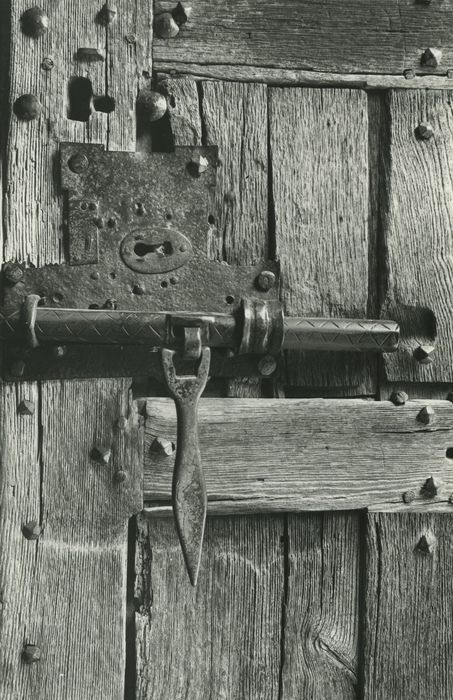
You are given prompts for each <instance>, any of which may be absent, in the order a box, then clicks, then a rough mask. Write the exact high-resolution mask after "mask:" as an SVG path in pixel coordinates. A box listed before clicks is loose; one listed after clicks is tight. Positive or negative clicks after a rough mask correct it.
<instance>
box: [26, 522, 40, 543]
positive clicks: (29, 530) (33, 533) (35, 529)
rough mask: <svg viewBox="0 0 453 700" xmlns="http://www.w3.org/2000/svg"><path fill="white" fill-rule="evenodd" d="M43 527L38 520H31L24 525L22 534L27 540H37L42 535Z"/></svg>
mask: <svg viewBox="0 0 453 700" xmlns="http://www.w3.org/2000/svg"><path fill="white" fill-rule="evenodd" d="M41 532H42V527H41V526H40V524H39V523H38V522H37V521H36V520H29V521H28V522H27V523H24V524H23V525H22V534H23V536H24V537H25V539H26V540H37V539H39V536H40V535H41Z"/></svg>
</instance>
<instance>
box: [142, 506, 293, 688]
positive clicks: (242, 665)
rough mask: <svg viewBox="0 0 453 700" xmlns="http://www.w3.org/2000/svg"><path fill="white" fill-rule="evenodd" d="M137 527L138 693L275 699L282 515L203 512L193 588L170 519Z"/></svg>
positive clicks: (144, 523)
mask: <svg viewBox="0 0 453 700" xmlns="http://www.w3.org/2000/svg"><path fill="white" fill-rule="evenodd" d="M141 529H142V538H143V541H144V542H149V545H148V548H145V549H142V550H141V556H142V558H141V560H140V561H139V567H138V569H137V571H138V573H139V576H143V579H141V581H139V582H138V586H137V592H136V595H137V597H138V600H139V603H140V610H141V613H142V614H141V615H140V616H139V617H138V625H137V644H138V648H137V656H138V659H139V660H140V662H139V663H140V665H139V669H138V670H139V673H138V684H137V697H139V698H142V699H145V698H146V699H149V700H151V698H159V700H180V699H182V698H188V697H190V698H192V697H193V698H206V699H208V698H209V699H212V700H217V698H225V700H226V699H228V700H233V698H247V700H255V699H258V698H276V697H277V695H278V668H279V656H280V639H279V637H280V608H281V594H282V581H283V577H282V551H281V543H280V533H281V519H280V518H278V517H277V518H264V517H263V518H259V517H256V516H255V517H253V516H252V517H235V518H209V519H208V522H207V530H206V538H205V545H204V549H203V558H202V564H201V574H200V577H199V582H198V586H197V588H196V589H192V588H191V587H190V584H189V582H188V580H187V573H186V571H185V567H184V562H183V558H182V555H181V551H180V545H179V542H178V539H177V537H176V534H175V531H174V527H173V525H172V523H171V522H169V521H168V520H162V521H159V520H158V519H152V520H150V521H149V522H147V521H146V519H142V520H141ZM150 582H151V588H150Z"/></svg>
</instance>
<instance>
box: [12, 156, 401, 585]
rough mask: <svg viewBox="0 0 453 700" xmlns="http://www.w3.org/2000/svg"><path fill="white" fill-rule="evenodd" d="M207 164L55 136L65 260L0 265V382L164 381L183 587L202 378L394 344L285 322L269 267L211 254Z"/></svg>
mask: <svg viewBox="0 0 453 700" xmlns="http://www.w3.org/2000/svg"><path fill="white" fill-rule="evenodd" d="M194 164H195V165H196V166H197V167H196V168H194ZM216 164H217V151H216V148H215V147H209V148H205V147H203V148H196V149H194V148H185V147H181V148H177V149H176V150H175V152H174V153H171V154H161V153H155V154H146V155H145V154H142V153H118V152H115V153H109V152H105V151H104V150H103V147H102V146H98V145H94V146H93V145H80V144H63V145H62V146H61V181H62V188H63V189H64V190H65V191H66V192H67V220H68V240H67V251H68V260H69V264H67V265H47V266H45V267H42V268H38V269H36V268H25V267H24V266H22V265H19V264H18V263H15V262H11V263H7V264H6V265H5V266H4V268H3V299H2V304H1V306H0V340H1V344H2V352H3V370H2V371H3V377H4V378H5V379H6V380H11V379H13V380H14V379H17V378H23V379H40V378H46V377H51V378H52V377H68V376H73V377H76V376H80V377H87V376H91V377H95V376H98V377H100V376H143V375H152V376H158V377H160V378H161V379H164V380H165V381H166V383H167V386H168V389H169V391H170V394H171V395H172V396H173V398H174V400H175V403H176V408H177V416H178V439H177V446H176V457H175V469H174V479H173V508H174V513H175V520H176V525H177V529H178V534H179V538H180V541H181V545H182V549H183V553H184V558H185V562H186V565H187V569H188V571H189V576H190V580H191V582H192V583H193V584H195V582H196V580H197V574H198V569H199V563H200V555H201V547H202V540H203V532H204V523H205V517H206V502H207V497H206V489H205V485H204V479H203V471H202V467H201V457H200V450H199V447H198V438H197V405H198V400H199V398H200V396H201V394H202V392H203V390H204V387H205V385H206V382H207V381H208V377H209V374H216V375H218V374H223V375H226V376H247V375H250V374H252V373H254V374H257V373H258V372H259V370H258V369H257V368H258V364H259V363H258V361H257V360H259V359H260V358H261V360H262V358H263V356H266V355H269V356H271V357H272V358H273V357H277V356H278V355H279V354H280V353H281V351H282V350H286V349H291V350H334V351H355V352H367V351H371V352H393V351H395V350H396V349H397V346H398V338H399V328H398V325H397V324H396V323H394V322H393V321H383V320H377V321H370V320H355V319H319V318H293V317H290V318H286V317H285V316H284V312H283V306H282V304H281V303H280V302H279V301H278V288H279V284H278V281H279V268H278V265H277V264H276V263H275V262H269V261H267V262H262V263H257V264H255V265H250V266H233V265H228V264H226V263H224V262H221V261H216V260H211V259H210V257H209V247H210V238H211V237H212V236H213V235H215V231H214V230H213V227H212V219H213V217H212V214H209V205H210V203H211V202H212V191H213V187H214V185H215V169H216ZM175 364H177V365H178V369H176V366H175ZM194 364H195V365H197V364H198V367H197V369H195V370H194V369H193V367H194ZM269 366H271V367H272V369H273V365H269Z"/></svg>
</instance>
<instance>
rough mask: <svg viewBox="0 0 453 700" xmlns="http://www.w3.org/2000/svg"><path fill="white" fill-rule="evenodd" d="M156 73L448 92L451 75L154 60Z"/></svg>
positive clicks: (452, 85)
mask: <svg viewBox="0 0 453 700" xmlns="http://www.w3.org/2000/svg"><path fill="white" fill-rule="evenodd" d="M155 67H156V70H157V71H158V74H161V76H162V77H164V76H165V75H171V76H173V77H175V78H177V77H178V76H190V77H192V78H193V79H195V80H223V81H234V82H246V83H265V84H267V85H278V86H280V87H284V86H291V87H346V88H358V89H361V90H389V89H391V88H399V89H406V90H409V89H412V90H413V89H419V90H421V89H423V90H448V89H451V88H453V72H451V71H448V73H447V72H445V73H444V74H443V75H427V74H417V73H416V72H415V71H410V70H409V71H406V72H405V73H396V74H394V75H391V74H387V73H335V72H321V71H314V70H298V69H292V68H271V67H269V66H243V65H238V66H235V65H228V64H212V65H209V64H208V65H205V64H201V63H175V62H174V61H156V63H155Z"/></svg>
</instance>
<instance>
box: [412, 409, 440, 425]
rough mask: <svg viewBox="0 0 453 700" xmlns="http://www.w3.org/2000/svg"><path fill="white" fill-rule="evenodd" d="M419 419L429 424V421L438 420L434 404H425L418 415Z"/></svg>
mask: <svg viewBox="0 0 453 700" xmlns="http://www.w3.org/2000/svg"><path fill="white" fill-rule="evenodd" d="M417 420H418V421H420V423H424V424H425V425H429V423H434V421H435V420H436V412H435V410H434V408H433V407H432V406H424V407H423V408H422V409H421V411H420V412H419V413H418V415H417Z"/></svg>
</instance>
